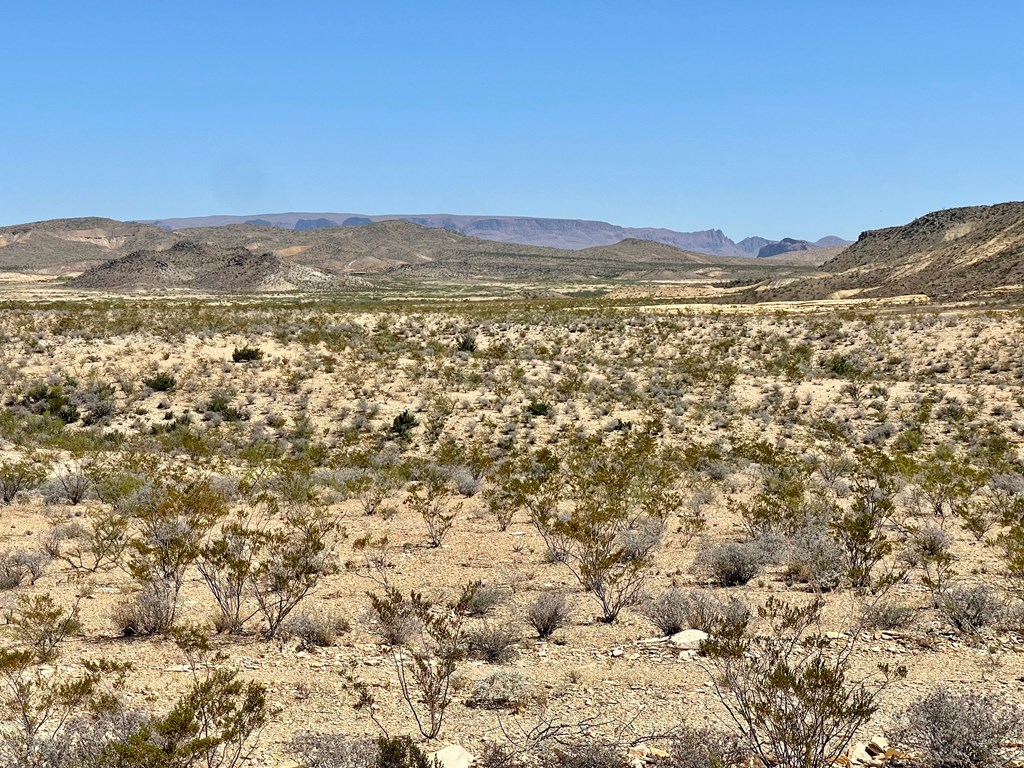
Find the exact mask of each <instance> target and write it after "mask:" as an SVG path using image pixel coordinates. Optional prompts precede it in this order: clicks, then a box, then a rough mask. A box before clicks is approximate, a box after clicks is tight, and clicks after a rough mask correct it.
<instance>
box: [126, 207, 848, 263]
mask: <svg viewBox="0 0 1024 768" xmlns="http://www.w3.org/2000/svg"><path fill="white" fill-rule="evenodd" d="M393 220H397V221H407V222H409V223H411V224H418V225H419V226H421V227H427V228H429V229H445V230H448V231H450V232H458V233H459V234H461V235H466V236H467V237H477V238H480V239H482V240H493V241H496V242H499V243H517V244H519V245H538V246H543V247H546V248H559V249H562V250H582V249H584V248H593V247H595V246H602V245H613V244H614V243H618V242H621V241H622V240H630V239H631V240H649V241H652V242H656V243H665V244H666V245H674V246H675V247H676V248H682V249H683V250H686V251H695V252H697V253H707V254H712V255H715V256H748V257H749V256H762V257H763V256H775V255H778V254H780V253H788V252H790V251H794V250H799V251H805V250H814V249H818V248H834V247H837V246H843V245H849V244H850V242H851V241H849V240H843V239H842V238H840V237H835V236H834V235H832V236H829V237H823V238H821V239H820V240H816V241H814V242H810V241H807V240H794V239H791V238H785V239H784V240H782V241H776V240H768V239H766V238H763V237H747V238H744V239H743V240H740V241H739V242H735V241H733V240H732V239H730V238H729V237H727V236H726V235H725V233H724V232H722V230H720V229H705V230H702V231H700V232H676V231H675V230H671V229H664V228H658V227H620V226H617V225H615V224H608V223H607V222H604V221H587V220H584V219H541V218H533V217H529V216H454V215H449V214H442V213H438V214H425V215H405V214H394V215H384V216H367V215H364V214H358V213H261V214H255V215H252V216H198V217H192V218H181V219H152V220H147V221H146V222H144V223H147V224H155V225H156V226H158V227H160V228H162V229H170V230H175V229H194V228H197V227H223V226H230V225H232V224H255V225H258V226H265V227H277V228H280V229H291V230H295V231H298V232H304V231H309V230H312V229H326V228H329V227H362V226H366V225H367V224H372V223H375V222H380V221H393ZM787 244H788V245H787ZM765 248H769V249H770V252H764V253H762V251H763V250H764V249H765Z"/></svg>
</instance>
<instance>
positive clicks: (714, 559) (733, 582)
mask: <svg viewBox="0 0 1024 768" xmlns="http://www.w3.org/2000/svg"><path fill="white" fill-rule="evenodd" d="M761 562H762V554H761V550H760V548H759V547H758V546H757V545H756V544H753V543H750V542H744V543H738V542H728V543H726V544H717V545H712V546H707V547H705V548H704V549H702V550H701V551H700V552H699V553H698V554H697V560H696V565H697V569H698V570H699V571H700V572H701V574H702V575H703V576H704V577H705V578H706V579H708V580H710V581H711V582H712V583H714V584H717V585H718V586H720V587H738V586H742V585H743V584H746V583H747V582H749V581H750V580H751V579H752V578H754V577H755V576H757V573H758V571H760V570H761Z"/></svg>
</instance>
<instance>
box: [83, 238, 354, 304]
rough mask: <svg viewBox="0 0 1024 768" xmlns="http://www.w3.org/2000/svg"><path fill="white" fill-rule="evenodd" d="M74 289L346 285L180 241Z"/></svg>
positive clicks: (123, 261)
mask: <svg viewBox="0 0 1024 768" xmlns="http://www.w3.org/2000/svg"><path fill="white" fill-rule="evenodd" d="M72 285H74V286H75V287H78V288H89V289H98V290H107V291H148V290H166V289H182V288H184V289H192V290H200V291H214V292H219V291H229V292H235V291H240V290H241V291H291V290H296V289H307V290H308V289H323V288H331V287H342V286H343V285H344V281H343V280H339V279H338V277H337V276H334V275H329V274H326V273H324V272H321V271H320V270H317V269H314V268H312V267H308V266H306V265H302V264H296V263H288V262H286V261H284V260H282V259H281V258H280V257H278V256H276V255H274V254H272V253H253V252H251V251H248V250H246V249H245V248H244V247H242V246H233V247H226V248H225V247H216V246H211V245H209V244H205V243H199V242H196V241H194V240H181V241H179V242H177V243H175V244H174V245H172V246H171V247H170V248H168V249H166V250H160V251H152V250H140V251H135V252H133V253H131V254H129V255H128V256H125V257H123V258H120V259H116V260H114V261H109V262H107V263H105V264H101V265H99V266H97V267H93V268H92V269H90V270H88V271H87V272H85V273H84V274H82V275H81V276H80V277H78V278H77V279H75V280H74V281H72Z"/></svg>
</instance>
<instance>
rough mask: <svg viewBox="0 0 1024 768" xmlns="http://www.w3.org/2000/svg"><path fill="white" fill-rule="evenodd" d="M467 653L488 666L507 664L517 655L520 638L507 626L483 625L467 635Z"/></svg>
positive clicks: (515, 631) (514, 630) (517, 633)
mask: <svg viewBox="0 0 1024 768" xmlns="http://www.w3.org/2000/svg"><path fill="white" fill-rule="evenodd" d="M468 639H469V652H470V655H472V656H473V657H474V658H477V659H481V660H483V661H486V662H488V663H489V664H507V663H508V662H510V661H512V660H513V659H514V658H515V657H516V656H517V655H518V653H519V643H520V641H521V640H522V638H521V637H520V635H519V632H518V631H517V630H516V629H515V627H513V626H511V625H507V624H484V625H483V626H482V627H479V628H477V629H475V630H473V631H471V632H470V633H469V638H468Z"/></svg>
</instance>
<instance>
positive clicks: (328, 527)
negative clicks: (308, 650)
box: [252, 507, 340, 638]
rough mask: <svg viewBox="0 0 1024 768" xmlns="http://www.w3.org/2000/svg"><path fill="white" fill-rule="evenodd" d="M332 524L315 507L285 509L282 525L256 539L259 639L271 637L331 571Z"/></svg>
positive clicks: (335, 533)
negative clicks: (260, 620) (260, 630)
mask: <svg viewBox="0 0 1024 768" xmlns="http://www.w3.org/2000/svg"><path fill="white" fill-rule="evenodd" d="M339 534H340V531H339V529H338V523H337V520H336V519H335V518H334V517H333V516H332V515H331V514H329V513H328V512H327V511H326V510H325V509H321V508H318V507H309V508H302V509H297V510H289V511H288V512H286V513H285V515H284V521H283V525H280V526H276V527H274V528H272V529H270V528H268V529H264V530H262V531H260V532H259V537H258V547H259V550H258V565H257V567H256V568H255V569H254V570H253V574H252V591H253V597H254V599H255V601H256V605H257V607H258V608H259V612H260V614H261V615H262V616H263V621H264V627H263V634H264V636H265V637H268V638H270V637H274V635H276V634H277V631H278V630H279V629H280V628H281V625H282V624H283V623H284V621H285V620H286V619H287V618H288V616H289V615H290V614H291V612H292V611H293V610H295V608H296V607H297V606H298V605H299V603H301V602H302V601H303V600H304V599H305V598H306V596H307V595H308V594H310V593H311V592H312V591H313V590H315V589H316V587H317V586H318V585H319V584H320V581H321V580H322V579H324V578H325V577H327V576H330V575H331V574H333V573H336V572H337V563H336V562H335V558H334V547H335V545H336V541H337V537H338V536H339Z"/></svg>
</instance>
